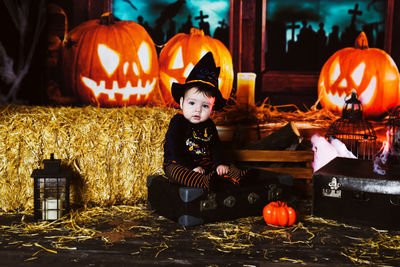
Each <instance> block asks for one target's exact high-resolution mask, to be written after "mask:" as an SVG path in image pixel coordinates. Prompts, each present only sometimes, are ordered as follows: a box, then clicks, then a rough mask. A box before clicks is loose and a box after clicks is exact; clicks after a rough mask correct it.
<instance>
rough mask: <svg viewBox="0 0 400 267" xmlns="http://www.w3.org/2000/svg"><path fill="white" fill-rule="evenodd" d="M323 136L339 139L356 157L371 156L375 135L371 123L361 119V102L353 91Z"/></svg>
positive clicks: (374, 150) (369, 157)
mask: <svg viewBox="0 0 400 267" xmlns="http://www.w3.org/2000/svg"><path fill="white" fill-rule="evenodd" d="M325 137H326V138H328V139H329V138H337V139H339V140H340V141H341V142H342V143H344V144H345V145H346V147H347V149H348V150H349V151H351V152H352V153H353V154H354V155H355V156H356V157H357V158H360V159H372V158H373V156H374V154H375V153H376V139H377V136H376V134H375V131H374V128H373V127H372V125H371V124H370V123H369V122H368V121H366V120H364V119H363V109H362V104H361V102H360V100H358V97H357V93H356V92H355V91H353V92H352V93H351V97H350V98H349V99H347V100H346V103H345V105H344V107H343V110H342V117H341V118H340V119H338V120H336V121H334V122H333V123H332V124H331V126H330V127H329V129H328V132H327V133H326V135H325Z"/></svg>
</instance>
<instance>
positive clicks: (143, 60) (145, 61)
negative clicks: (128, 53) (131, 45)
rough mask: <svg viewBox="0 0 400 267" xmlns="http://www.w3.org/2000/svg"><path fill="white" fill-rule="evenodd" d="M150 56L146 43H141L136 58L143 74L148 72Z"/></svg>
mask: <svg viewBox="0 0 400 267" xmlns="http://www.w3.org/2000/svg"><path fill="white" fill-rule="evenodd" d="M150 55H151V54H150V47H149V45H148V44H147V43H146V42H142V43H141V45H140V47H139V50H138V57H139V61H140V64H141V65H142V69H143V71H144V72H145V73H149V72H150Z"/></svg>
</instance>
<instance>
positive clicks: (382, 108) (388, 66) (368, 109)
mask: <svg viewBox="0 0 400 267" xmlns="http://www.w3.org/2000/svg"><path fill="white" fill-rule="evenodd" d="M352 90H355V91H356V92H357V95H358V96H359V99H360V101H361V103H362V105H363V110H364V117H366V118H372V119H373V118H379V117H381V116H382V115H384V114H386V113H387V112H388V111H389V110H390V109H392V108H394V107H396V106H397V105H399V104H400V88H399V71H398V69H397V66H396V64H395V63H394V61H393V59H392V58H391V57H390V56H389V55H388V54H387V53H386V52H385V51H383V50H381V49H377V48H368V40H367V37H366V35H365V33H363V32H361V33H360V35H359V36H358V37H357V39H356V41H355V47H354V48H352V47H347V48H344V49H341V50H339V51H337V52H336V53H334V54H333V55H332V56H331V57H330V58H329V59H328V60H327V61H326V63H325V64H324V66H323V67H322V69H321V73H320V76H319V81H318V95H319V99H320V102H321V105H322V107H323V108H325V109H327V110H330V111H337V112H340V111H341V110H342V108H343V106H344V104H345V98H346V96H348V95H350V93H351V92H352Z"/></svg>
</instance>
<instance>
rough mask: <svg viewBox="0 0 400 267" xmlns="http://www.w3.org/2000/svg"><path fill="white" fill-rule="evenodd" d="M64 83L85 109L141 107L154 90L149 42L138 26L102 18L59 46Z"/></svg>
mask: <svg viewBox="0 0 400 267" xmlns="http://www.w3.org/2000/svg"><path fill="white" fill-rule="evenodd" d="M63 69H64V75H65V77H66V79H65V82H66V84H67V86H70V88H72V90H73V91H74V92H75V94H76V95H78V96H79V98H80V99H81V101H82V102H83V103H85V104H95V105H100V106H103V107H117V106H127V105H139V104H145V103H147V101H148V100H149V99H150V98H151V96H152V94H153V91H154V90H155V88H156V86H158V60H157V53H156V49H155V46H154V43H153V41H152V39H151V37H150V36H149V34H148V33H147V32H146V30H145V29H144V28H143V27H142V26H140V25H139V24H137V23H135V22H133V21H115V20H114V19H113V16H112V14H110V13H105V14H103V15H102V17H101V19H100V20H90V21H87V22H84V23H82V24H81V25H79V26H78V27H76V28H75V29H73V30H72V31H71V32H70V33H69V34H68V37H67V42H65V43H64V49H63Z"/></svg>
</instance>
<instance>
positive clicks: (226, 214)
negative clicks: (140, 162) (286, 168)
mask: <svg viewBox="0 0 400 267" xmlns="http://www.w3.org/2000/svg"><path fill="white" fill-rule="evenodd" d="M292 179H293V178H292V176H291V175H289V174H280V173H275V172H270V171H264V170H255V169H254V170H251V171H249V174H248V176H247V178H246V183H244V184H243V185H241V186H236V185H233V184H231V183H228V182H226V181H222V180H218V183H217V184H216V189H215V191H214V192H207V191H206V190H204V189H201V188H192V187H185V186H182V185H179V184H175V183H171V182H170V181H169V180H168V179H167V178H166V177H164V176H149V177H148V179H147V187H148V207H149V208H150V209H152V210H154V211H155V212H156V213H158V214H159V215H162V216H164V217H166V218H169V219H171V220H173V221H175V222H177V223H179V224H180V225H182V226H195V225H200V224H204V223H208V222H216V221H224V220H230V219H235V218H240V217H248V216H261V215H262V211H263V208H264V207H265V205H266V204H268V203H269V202H270V201H276V200H288V199H289V198H290V197H291V187H292V182H293V181H292Z"/></svg>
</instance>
